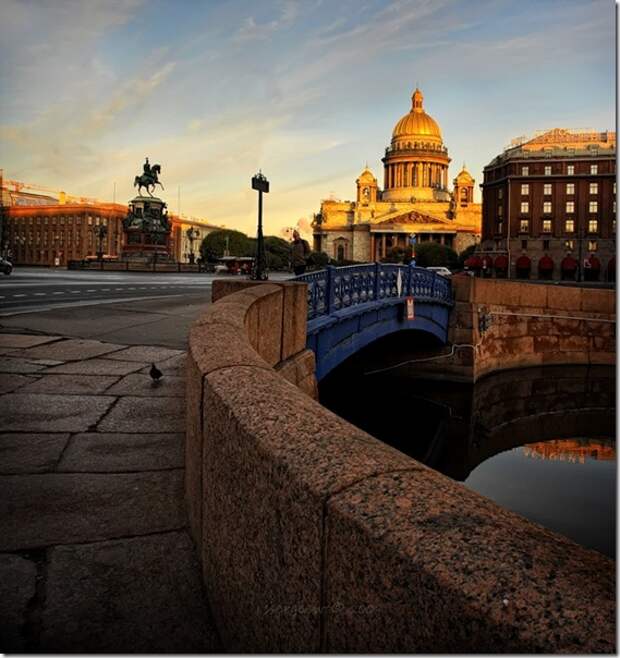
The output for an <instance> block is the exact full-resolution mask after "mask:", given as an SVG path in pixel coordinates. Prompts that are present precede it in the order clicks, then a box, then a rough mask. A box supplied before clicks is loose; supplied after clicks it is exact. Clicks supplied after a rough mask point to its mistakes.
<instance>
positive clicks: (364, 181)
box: [355, 167, 377, 206]
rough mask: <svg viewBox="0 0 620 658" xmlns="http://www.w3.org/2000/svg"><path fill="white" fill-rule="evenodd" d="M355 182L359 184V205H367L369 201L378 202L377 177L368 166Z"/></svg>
mask: <svg viewBox="0 0 620 658" xmlns="http://www.w3.org/2000/svg"><path fill="white" fill-rule="evenodd" d="M355 183H356V184H357V203H358V204H359V205H361V206H367V205H368V204H369V203H376V201H377V179H376V178H375V177H374V176H373V175H372V172H371V171H370V169H368V167H366V168H365V169H364V171H362V173H361V174H360V175H359V178H358V179H357V180H356V181H355Z"/></svg>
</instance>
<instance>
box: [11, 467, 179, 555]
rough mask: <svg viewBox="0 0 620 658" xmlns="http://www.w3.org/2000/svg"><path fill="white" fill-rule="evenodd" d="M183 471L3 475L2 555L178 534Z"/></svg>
mask: <svg viewBox="0 0 620 658" xmlns="http://www.w3.org/2000/svg"><path fill="white" fill-rule="evenodd" d="M185 524H186V517H185V509H184V506H183V471H182V470H180V469H179V470H170V471H157V472H150V473H112V474H110V473H88V474H74V473H48V474H42V475H29V476H28V477H24V476H20V475H3V476H0V551H14V550H17V549H24V548H36V547H43V546H51V545H54V544H67V543H76V542H89V541H97V540H104V539H114V538H118V537H129V536H135V535H140V534H150V533H153V532H161V531H165V530H176V529H179V528H181V527H183V526H184V525H185Z"/></svg>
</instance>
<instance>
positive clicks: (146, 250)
mask: <svg viewBox="0 0 620 658" xmlns="http://www.w3.org/2000/svg"><path fill="white" fill-rule="evenodd" d="M123 229H124V241H123V249H122V253H121V259H122V260H129V261H138V262H142V263H152V262H162V263H163V262H174V257H173V255H172V250H171V245H170V242H171V240H170V234H171V229H172V227H171V225H170V221H169V219H168V214H167V210H166V203H165V202H164V201H162V200H161V199H159V198H157V197H152V196H137V197H135V198H134V199H132V200H131V201H130V202H129V211H128V213H127V217H126V218H125V220H124V221H123Z"/></svg>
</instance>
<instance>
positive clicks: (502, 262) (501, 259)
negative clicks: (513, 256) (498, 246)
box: [495, 254, 508, 270]
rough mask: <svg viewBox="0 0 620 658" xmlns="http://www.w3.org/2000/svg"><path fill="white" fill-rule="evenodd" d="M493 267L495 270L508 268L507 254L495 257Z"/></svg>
mask: <svg viewBox="0 0 620 658" xmlns="http://www.w3.org/2000/svg"><path fill="white" fill-rule="evenodd" d="M495 269H496V270H507V269H508V256H504V254H500V255H499V256H498V257H497V258H496V259H495Z"/></svg>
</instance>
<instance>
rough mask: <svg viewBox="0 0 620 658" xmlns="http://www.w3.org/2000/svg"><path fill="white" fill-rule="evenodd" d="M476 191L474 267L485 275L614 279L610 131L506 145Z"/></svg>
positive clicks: (553, 133) (557, 132)
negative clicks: (478, 228)
mask: <svg viewBox="0 0 620 658" xmlns="http://www.w3.org/2000/svg"><path fill="white" fill-rule="evenodd" d="M515 142H516V143H515ZM481 188H482V241H481V246H480V247H481V248H480V252H479V253H478V255H477V262H476V263H474V265H475V266H476V267H480V269H482V267H481V266H482V265H483V264H484V265H486V267H485V268H484V271H485V273H486V274H487V275H495V276H510V277H518V278H541V279H556V280H557V279H561V278H565V279H570V278H573V279H575V278H580V277H581V278H586V279H593V280H607V279H610V278H613V276H614V275H615V253H616V133H613V132H603V133H596V132H595V133H584V132H573V131H569V130H566V129H561V128H557V129H554V130H550V131H548V132H545V133H542V134H540V135H538V136H536V137H534V138H533V139H530V140H527V141H518V142H517V140H513V145H512V146H511V147H510V148H508V149H506V150H505V151H504V152H503V153H502V154H500V155H498V156H497V157H496V158H494V159H493V161H492V162H490V163H489V164H488V165H487V166H486V167H485V168H484V182H483V183H482V185H481ZM508 263H510V271H509V272H508Z"/></svg>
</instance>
